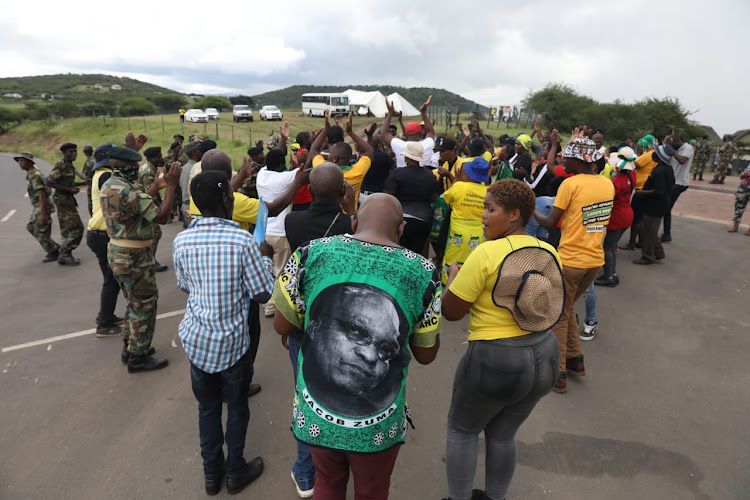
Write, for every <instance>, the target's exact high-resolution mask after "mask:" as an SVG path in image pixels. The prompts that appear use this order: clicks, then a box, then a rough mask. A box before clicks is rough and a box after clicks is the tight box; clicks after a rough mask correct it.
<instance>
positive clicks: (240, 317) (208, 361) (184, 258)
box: [172, 217, 273, 373]
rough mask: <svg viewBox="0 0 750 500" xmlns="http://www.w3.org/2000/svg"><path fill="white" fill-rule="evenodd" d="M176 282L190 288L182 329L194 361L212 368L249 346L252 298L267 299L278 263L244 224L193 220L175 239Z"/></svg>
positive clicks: (227, 364)
mask: <svg viewBox="0 0 750 500" xmlns="http://www.w3.org/2000/svg"><path fill="white" fill-rule="evenodd" d="M172 257H173V259H174V271H175V275H176V276H177V287H178V288H179V289H180V290H182V291H183V292H187V293H189V294H190V296H189V297H188V301H187V306H186V308H185V309H186V310H185V317H184V318H183V319H182V321H181V322H180V327H179V334H180V340H181V341H182V346H183V347H184V348H185V352H186V353H187V356H188V358H189V359H190V362H191V363H193V364H194V365H195V366H196V367H198V368H200V369H201V370H203V371H205V372H208V373H217V372H220V371H223V370H226V369H227V368H230V367H231V366H233V365H234V364H235V363H236V362H237V361H238V360H239V359H240V358H241V357H242V355H243V354H245V352H246V351H247V349H248V346H249V345H250V338H249V334H248V326H247V319H248V314H249V307H250V299H253V300H255V301H257V302H266V301H267V300H268V299H269V298H270V296H271V292H272V291H273V264H272V262H271V259H270V258H268V257H263V256H261V254H260V249H259V247H258V244H257V242H256V241H255V239H254V238H253V236H252V235H251V234H250V233H249V232H247V231H245V230H243V229H240V228H239V224H238V223H236V222H233V221H230V220H226V219H221V218H218V217H204V218H201V219H197V220H194V221H193V222H192V224H190V227H189V228H188V229H187V230H185V231H183V232H181V233H180V234H178V235H177V237H176V238H175V239H174V244H173V245H172Z"/></svg>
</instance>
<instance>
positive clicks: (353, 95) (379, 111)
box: [343, 89, 388, 118]
mask: <svg viewBox="0 0 750 500" xmlns="http://www.w3.org/2000/svg"><path fill="white" fill-rule="evenodd" d="M343 93H344V94H346V95H347V96H348V97H349V108H350V109H351V110H352V111H353V112H354V113H356V114H358V115H367V114H368V113H370V114H372V116H375V117H377V118H383V117H384V116H385V114H386V113H387V112H388V108H387V107H386V106H385V96H384V95H383V94H381V93H380V92H378V91H377V90H376V91H375V92H362V91H360V90H352V89H349V90H345V91H344V92H343Z"/></svg>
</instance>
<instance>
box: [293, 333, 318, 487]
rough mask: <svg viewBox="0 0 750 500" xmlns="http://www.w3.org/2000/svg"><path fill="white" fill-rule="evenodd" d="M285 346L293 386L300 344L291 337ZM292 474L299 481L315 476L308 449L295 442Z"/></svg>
mask: <svg viewBox="0 0 750 500" xmlns="http://www.w3.org/2000/svg"><path fill="white" fill-rule="evenodd" d="M287 345H288V346H289V359H290V360H291V362H292V369H293V370H294V385H295V386H296V385H297V368H298V365H297V360H298V359H299V349H300V347H301V345H302V343H301V342H300V341H299V340H297V339H295V338H294V337H292V336H291V335H290V336H289V337H287ZM292 472H294V476H295V477H298V478H301V479H312V478H313V477H314V476H315V464H313V459H312V455H311V454H310V447H309V446H307V445H306V444H304V443H301V442H299V441H297V460H296V461H295V462H294V465H293V466H292Z"/></svg>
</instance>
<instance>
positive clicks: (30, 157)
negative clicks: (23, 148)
mask: <svg viewBox="0 0 750 500" xmlns="http://www.w3.org/2000/svg"><path fill="white" fill-rule="evenodd" d="M19 158H25V159H27V160H29V161H34V155H33V154H31V153H26V152H23V153H18V154H16V155H13V159H14V160H18V159H19Z"/></svg>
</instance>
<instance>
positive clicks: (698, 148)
mask: <svg viewBox="0 0 750 500" xmlns="http://www.w3.org/2000/svg"><path fill="white" fill-rule="evenodd" d="M710 155H711V143H710V142H708V141H707V140H706V139H701V140H699V141H698V144H696V145H695V170H693V180H695V177H696V176H698V177H700V179H701V180H703V171H704V170H705V169H706V162H708V157H709V156H710Z"/></svg>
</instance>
